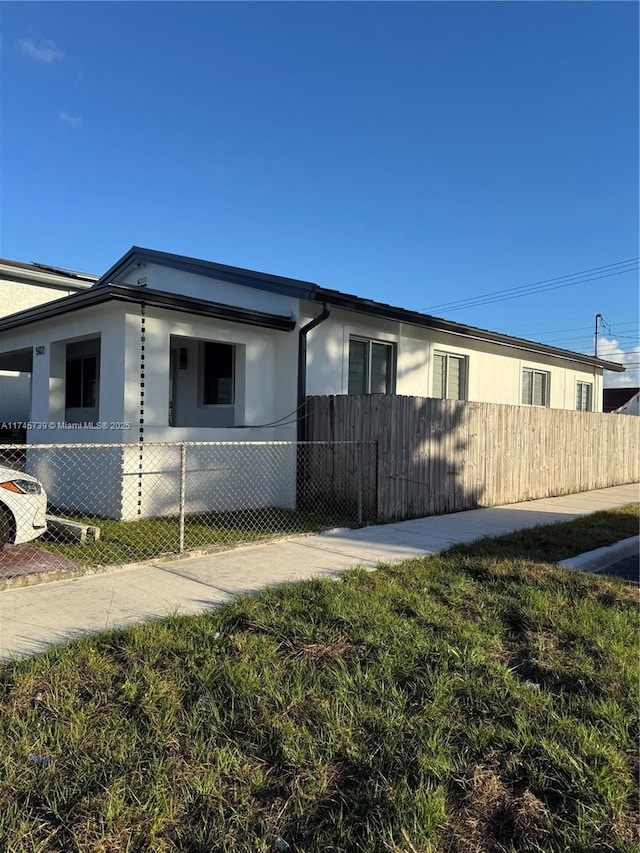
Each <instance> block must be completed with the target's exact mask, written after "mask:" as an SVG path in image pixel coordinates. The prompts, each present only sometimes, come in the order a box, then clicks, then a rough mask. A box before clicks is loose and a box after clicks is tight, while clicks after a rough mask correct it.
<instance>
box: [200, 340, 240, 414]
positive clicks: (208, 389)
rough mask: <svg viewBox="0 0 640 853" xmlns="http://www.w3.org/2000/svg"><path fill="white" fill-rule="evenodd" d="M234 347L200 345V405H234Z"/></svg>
mask: <svg viewBox="0 0 640 853" xmlns="http://www.w3.org/2000/svg"><path fill="white" fill-rule="evenodd" d="M234 365H235V347H234V346H233V345H232V344H219V343H211V342H209V341H207V342H203V344H202V405H203V406H232V405H233V403H234V396H235V391H234Z"/></svg>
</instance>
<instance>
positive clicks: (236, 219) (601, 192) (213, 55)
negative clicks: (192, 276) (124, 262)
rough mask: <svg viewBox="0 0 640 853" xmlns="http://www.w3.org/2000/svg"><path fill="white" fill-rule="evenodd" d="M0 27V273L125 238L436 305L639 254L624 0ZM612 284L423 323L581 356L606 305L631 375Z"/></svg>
mask: <svg viewBox="0 0 640 853" xmlns="http://www.w3.org/2000/svg"><path fill="white" fill-rule="evenodd" d="M0 29H1V33H2V50H1V53H0V57H1V63H2V68H1V71H2V80H3V82H2V107H1V135H2V138H1V143H2V147H1V153H0V156H1V167H2V204H1V208H0V213H1V230H0V254H2V256H3V257H6V258H11V259H14V260H22V261H38V262H40V263H48V264H53V265H57V266H62V267H67V268H73V269H80V270H86V271H89V272H95V273H102V272H104V271H105V270H106V269H107V268H108V267H109V266H110V265H111V264H112V263H113V262H114V261H115V260H117V259H118V258H119V257H120V256H121V255H122V254H123V253H124V252H125V251H126V250H127V249H128V248H129V247H130V246H131V245H133V244H136V245H142V246H148V247H151V248H156V249H161V250H164V251H170V252H178V253H181V254H187V255H193V256H197V257H202V258H207V259H209V260H214V261H219V262H221V263H227V264H235V265H238V266H244V267H249V268H252V269H258V270H263V271H266V272H271V273H276V274H280V275H288V276H293V277H297V278H302V279H305V280H310V281H315V282H317V283H319V284H322V285H324V286H326V287H332V288H336V289H339V290H343V291H346V292H349V293H356V294H358V295H361V296H368V297H370V298H373V299H378V300H381V301H385V302H391V303H392V304H396V305H401V306H403V307H406V308H415V309H426V310H429V309H432V308H433V307H434V306H441V305H443V304H446V303H450V302H453V301H454V300H456V301H457V300H462V299H469V298H472V297H477V296H481V295H484V294H486V293H489V292H494V291H500V290H504V289H508V288H513V287H518V286H522V285H527V284H530V283H532V282H538V281H544V280H548V279H555V278H558V277H560V276H568V275H571V274H573V273H577V272H579V271H582V270H589V269H594V268H600V267H604V266H607V265H611V264H616V263H618V262H620V261H623V260H627V259H630V258H637V256H638V255H640V252H639V250H638V45H637V42H638V38H637V34H638V5H637V4H635V3H629V2H606V3H581V2H572V3H555V2H544V3H543V2H533V3H528V2H515V3H508V2H500V3H483V2H473V3H453V2H452V3H444V2H443V3H398V2H396V3H367V2H362V3H315V2H302V3H295V2H292V3H268V2H265V3H250V2H247V3H245V2H237V3H205V2H202V3H188V2H181V3H154V2H142V3H135V2H127V3H83V2H74V3H55V2H54V3H32V2H29V3H3V5H2V17H1V20H0ZM621 269H627V272H624V273H623V274H619V275H609V273H611V272H618V271H619V270H621ZM604 273H607V277H606V278H599V279H597V280H593V281H585V280H584V278H586V276H585V277H583V279H582V280H581V281H580V283H574V284H572V285H571V286H567V287H561V288H557V289H554V290H546V291H543V292H539V293H537V294H534V295H528V296H524V297H520V298H516V299H508V300H505V301H498V302H492V303H489V304H483V305H475V306H472V307H467V308H456V309H454V308H450V309H449V308H446V307H444V308H439V309H438V310H434V312H433V313H435V314H437V315H439V316H446V317H449V318H451V319H455V320H459V321H460V322H466V323H470V324H472V325H478V326H482V327H484V328H491V329H495V330H498V331H502V332H506V333H511V334H517V335H522V336H525V337H530V338H533V339H537V340H543V341H546V342H549V343H553V344H556V345H558V346H565V347H567V348H571V349H576V350H583V351H592V347H593V338H592V328H593V324H594V317H595V315H596V314H597V313H601V314H602V315H603V316H604V318H605V320H606V321H607V323H608V324H609V326H610V327H611V331H610V332H606V333H605V335H604V342H603V346H604V347H605V348H606V347H608V348H609V349H608V351H609V352H611V353H612V357H614V358H615V360H620V359H622V358H623V356H622V355H621V354H620V351H621V350H623V351H627V352H631V351H633V350H634V349H637V351H635V352H632V353H631V355H628V356H627V357H626V360H627V362H628V363H629V364H630V365H633V367H634V368H635V367H636V366H638V365H639V364H640V347H638V346H637V345H638V317H639V306H638V273H637V271H635V270H634V269H631V268H630V267H629V266H627V267H616V268H613V267H611V268H610V269H609V270H604V271H603V274H604ZM565 281H570V279H569V280H565ZM565 281H563V282H558V283H565ZM507 295H508V294H507ZM605 351H606V350H605ZM624 381H626V382H633V383H634V384H638V373H637V372H635V373H629V374H627V375H625V380H624ZM609 384H611V383H609Z"/></svg>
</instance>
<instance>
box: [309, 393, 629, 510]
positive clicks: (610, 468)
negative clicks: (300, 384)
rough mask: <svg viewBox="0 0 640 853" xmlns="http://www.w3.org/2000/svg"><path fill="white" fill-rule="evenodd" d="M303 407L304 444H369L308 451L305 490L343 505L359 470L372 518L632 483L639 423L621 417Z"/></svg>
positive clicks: (451, 403)
mask: <svg viewBox="0 0 640 853" xmlns="http://www.w3.org/2000/svg"><path fill="white" fill-rule="evenodd" d="M307 402H308V412H309V415H308V419H307V438H308V440H309V441H335V442H347V441H357V442H373V443H377V446H376V444H372V445H370V446H369V449H368V450H364V449H362V450H361V451H358V453H360V456H358V455H357V454H356V451H350V450H345V449H344V447H343V449H342V451H340V453H341V455H340V456H339V455H338V450H337V449H336V451H335V453H333V454H332V453H330V452H322V453H318V454H313V453H310V454H309V460H310V462H309V465H311V466H312V467H313V466H315V470H311V471H309V472H308V477H309V479H310V480H312V481H313V483H314V492H318V491H320V492H321V491H322V490H323V489H324V490H326V491H327V492H328V491H329V490H331V491H332V492H333V494H336V493H337V494H339V495H340V497H341V498H344V500H345V501H346V502H349V501H353V500H354V498H355V497H356V482H355V480H356V478H355V476H354V472H355V470H356V466H357V465H360V468H361V475H362V485H363V490H364V494H366V495H367V496H368V497H367V501H368V504H367V515H368V516H369V515H370V514H371V513H373V514H374V515H376V517H377V518H378V519H379V520H380V521H386V520H391V519H399V518H412V517H418V516H422V515H430V514H435V513H441V512H450V511H453V510H462V509H472V508H473V507H475V506H495V505H497V504H503V503H514V502H516V501H522V500H531V499H535V498H542V497H551V496H554V495H563V494H568V493H571V492H579V491H585V490H587V489H599V488H605V487H607V486H613V485H620V484H623V483H632V482H637V481H639V480H640V418H637V417H633V416H630V415H615V414H603V413H596V412H574V411H566V410H562V409H543V408H532V407H529V406H504V405H498V404H493V403H477V402H461V401H457V400H437V399H432V398H422V397H402V396H392V395H384V394H374V395H353V396H347V395H344V396H334V397H309V398H308V401H307ZM349 454H351V455H349ZM371 503H375V504H376V505H377V510H376V509H375V508H372V507H371V506H370V504H371ZM368 520H372V519H371V518H370V517H369V518H368Z"/></svg>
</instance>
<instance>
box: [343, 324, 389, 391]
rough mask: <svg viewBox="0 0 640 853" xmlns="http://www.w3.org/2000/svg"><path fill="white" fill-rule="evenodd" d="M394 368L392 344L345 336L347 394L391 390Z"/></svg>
mask: <svg viewBox="0 0 640 853" xmlns="http://www.w3.org/2000/svg"><path fill="white" fill-rule="evenodd" d="M395 372H396V346H395V344H392V343H387V342H386V341H373V340H369V339H368V338H354V337H352V338H349V383H348V393H349V394H393V392H394V385H395Z"/></svg>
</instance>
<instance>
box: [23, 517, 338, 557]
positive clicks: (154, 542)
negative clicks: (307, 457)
mask: <svg viewBox="0 0 640 853" xmlns="http://www.w3.org/2000/svg"><path fill="white" fill-rule="evenodd" d="M51 514H52V515H60V516H61V517H66V518H69V519H70V520H73V521H79V522H81V523H82V524H89V525H94V526H96V527H99V528H100V539H99V541H98V542H94V541H93V540H92V539H90V538H89V539H88V541H87V542H86V543H85V544H84V545H80V544H79V543H73V542H51V541H47V540H46V539H38V540H36V541H34V542H33V544H34V545H38V547H40V548H44V549H45V550H47V551H51V552H52V553H54V554H61V555H63V556H65V557H68V558H69V559H70V560H75V561H76V562H77V563H78V564H80V565H83V566H107V565H120V564H122V563H132V562H137V561H138V560H148V559H152V558H154V557H160V556H163V555H166V554H176V553H178V550H179V542H180V522H179V519H178V518H177V517H175V516H171V517H166V518H146V519H142V520H140V521H110V520H105V519H100V518H95V517H91V516H69V515H68V514H67V513H58V512H56V511H55V510H51ZM344 523H345V520H344V518H340V517H338V516H329V515H322V514H320V513H310V512H302V511H300V510H286V509H280V508H278V507H263V508H261V509H245V510H237V511H234V512H219V513H212V512H210V513H202V514H199V515H188V516H186V518H185V526H184V548H185V551H189V550H192V549H195V548H211V547H215V546H216V545H219V546H220V547H228V546H230V545H237V544H241V543H246V544H248V543H252V542H259V541H264V540H268V539H274V538H277V537H281V536H291V535H293V534H295V533H312V532H316V531H319V530H326V529H327V528H331V527H336V526H338V525H339V524H344Z"/></svg>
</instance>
